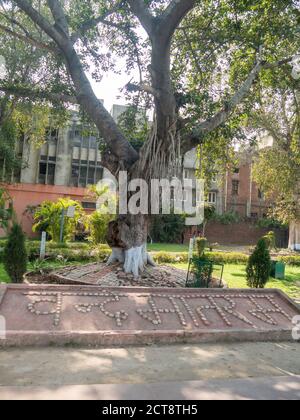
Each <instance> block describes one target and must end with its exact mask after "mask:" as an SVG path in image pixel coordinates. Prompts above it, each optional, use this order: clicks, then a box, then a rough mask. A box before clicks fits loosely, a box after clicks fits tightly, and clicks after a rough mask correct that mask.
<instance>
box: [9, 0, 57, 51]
mask: <svg viewBox="0 0 300 420" xmlns="http://www.w3.org/2000/svg"><path fill="white" fill-rule="evenodd" d="M13 1H14V3H16V4H17V5H18V6H19V8H20V9H21V10H23V12H25V13H26V14H27V16H29V17H30V18H31V20H32V21H33V22H34V23H35V24H37V25H38V26H39V27H40V28H41V29H42V30H43V31H44V32H45V33H46V34H47V35H48V36H49V37H50V38H52V39H53V41H55V42H56V43H57V45H58V46H60V45H61V44H62V43H63V41H64V39H63V37H62V34H61V32H59V31H58V30H57V29H56V28H55V27H54V26H52V25H51V23H50V22H49V21H48V20H47V19H46V18H44V16H42V15H41V14H40V13H39V12H38V11H37V10H36V9H34V8H33V7H32V6H31V4H30V3H29V2H28V0H13Z"/></svg>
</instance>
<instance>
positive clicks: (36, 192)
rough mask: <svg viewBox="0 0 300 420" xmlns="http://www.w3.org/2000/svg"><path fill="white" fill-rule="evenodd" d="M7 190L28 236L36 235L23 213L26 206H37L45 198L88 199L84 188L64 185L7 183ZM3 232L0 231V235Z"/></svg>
mask: <svg viewBox="0 0 300 420" xmlns="http://www.w3.org/2000/svg"><path fill="white" fill-rule="evenodd" d="M7 190H8V192H9V194H10V196H11V198H12V200H13V205H14V210H15V212H16V215H17V218H18V221H19V222H20V223H21V224H22V227H23V230H24V232H25V233H26V234H27V235H28V236H29V237H35V236H38V235H36V234H34V233H33V232H32V218H31V217H30V215H28V214H25V211H26V209H27V207H28V206H37V205H39V204H41V203H42V202H43V201H45V200H50V201H56V200H57V199H58V198H62V197H70V198H71V199H73V200H77V201H79V202H82V201H90V200H89V199H87V198H86V196H87V190H86V189H85V188H75V187H64V186H56V185H40V184H14V185H8V186H7ZM3 235H4V232H3V231H2V232H1V231H0V236H3Z"/></svg>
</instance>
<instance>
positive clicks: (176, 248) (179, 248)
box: [148, 244, 189, 252]
mask: <svg viewBox="0 0 300 420" xmlns="http://www.w3.org/2000/svg"><path fill="white" fill-rule="evenodd" d="M188 250H189V246H188V245H186V244H184V245H181V244H148V251H154V252H160V251H163V252H187V251H188Z"/></svg>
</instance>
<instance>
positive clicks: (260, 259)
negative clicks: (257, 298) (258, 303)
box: [246, 239, 271, 289]
mask: <svg viewBox="0 0 300 420" xmlns="http://www.w3.org/2000/svg"><path fill="white" fill-rule="evenodd" d="M270 271H271V257H270V252H269V250H268V247H267V244H266V241H265V240H264V239H260V240H259V241H258V244H257V246H256V248H255V250H254V251H253V254H252V255H251V256H250V258H249V262H248V265H247V269H246V273H247V284H248V286H249V287H250V288H256V289H263V288H264V287H265V285H266V284H267V282H268V280H269V277H270Z"/></svg>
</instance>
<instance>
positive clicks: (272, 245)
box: [262, 231, 276, 251]
mask: <svg viewBox="0 0 300 420" xmlns="http://www.w3.org/2000/svg"><path fill="white" fill-rule="evenodd" d="M262 239H263V240H264V241H265V243H266V246H267V248H268V250H269V251H270V250H271V249H276V237H275V233H274V232H273V231H271V232H269V233H267V235H265V236H263V237H262Z"/></svg>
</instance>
